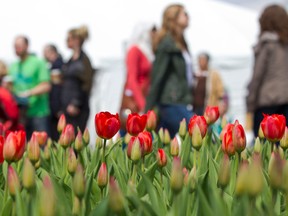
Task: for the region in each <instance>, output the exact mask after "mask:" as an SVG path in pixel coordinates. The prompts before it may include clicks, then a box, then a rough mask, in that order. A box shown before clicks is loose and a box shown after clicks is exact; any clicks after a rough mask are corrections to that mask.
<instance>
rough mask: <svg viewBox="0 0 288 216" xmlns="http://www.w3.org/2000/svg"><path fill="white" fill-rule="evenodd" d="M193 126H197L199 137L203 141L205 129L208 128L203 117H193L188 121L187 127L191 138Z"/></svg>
mask: <svg viewBox="0 0 288 216" xmlns="http://www.w3.org/2000/svg"><path fill="white" fill-rule="evenodd" d="M195 125H198V127H199V129H200V132H201V137H202V139H203V138H204V137H205V135H206V133H207V127H208V125H207V122H206V120H205V118H204V117H203V116H198V115H194V116H193V117H192V118H191V119H190V121H189V125H188V130H189V134H190V136H193V130H194V127H195Z"/></svg>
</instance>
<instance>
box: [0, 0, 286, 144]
mask: <svg viewBox="0 0 288 216" xmlns="http://www.w3.org/2000/svg"><path fill="white" fill-rule="evenodd" d="M259 25H260V34H259V41H258V43H257V45H256V46H255V47H254V53H255V59H254V68H253V76H252V79H251V81H250V83H249V85H248V88H247V89H248V94H247V100H246V101H247V122H246V124H247V128H248V129H251V130H252V129H253V132H254V134H255V136H256V135H257V134H258V129H259V124H260V122H261V120H262V119H263V113H264V114H272V113H277V114H283V115H285V116H286V119H287V120H288V94H287V93H286V91H285V87H286V86H285V85H286V83H288V61H287V59H288V15H287V12H286V11H285V9H284V8H283V7H281V6H279V5H271V6H268V7H266V8H265V10H264V11H263V13H262V14H261V15H260V19H259ZM188 26H189V14H188V11H186V9H185V7H184V6H183V5H180V4H172V5H169V6H168V7H166V9H165V10H164V12H163V16H162V25H161V26H159V27H157V26H155V25H153V24H147V23H138V24H137V25H136V27H135V29H134V30H133V33H132V36H131V38H130V41H129V43H128V45H127V47H126V58H125V65H126V81H125V85H124V89H123V92H122V94H121V95H122V98H121V106H120V110H119V115H120V118H121V123H122V125H121V128H122V130H121V133H122V134H125V129H126V127H125V122H126V118H127V116H128V115H129V114H130V113H140V114H141V113H145V112H146V111H148V110H151V109H154V110H155V111H156V113H157V115H158V127H159V128H160V127H163V128H167V129H168V131H169V132H170V135H171V136H174V135H175V134H176V133H177V131H178V128H179V122H180V121H182V119H186V121H187V122H189V119H190V118H191V117H192V116H193V115H195V114H196V115H203V112H204V110H205V108H206V107H207V106H218V107H219V110H220V119H219V120H218V123H216V124H215V127H216V129H217V131H218V132H219V133H220V131H221V122H223V121H226V122H227V121H229V118H230V117H229V116H227V111H228V108H229V91H228V90H227V89H226V88H225V84H224V83H223V81H222V78H221V76H220V74H219V73H218V72H217V70H215V69H214V68H212V67H211V65H210V62H211V56H210V55H209V53H208V52H203V53H199V54H198V55H197V61H198V62H197V65H198V67H197V68H196V67H195V65H194V64H193V61H192V56H191V51H190V48H189V47H188V45H187V44H188V43H187V40H186V38H185V34H184V32H185V30H186V29H187V28H188ZM87 38H88V29H87V27H85V26H81V27H78V28H73V29H71V30H69V31H68V33H67V47H68V48H69V49H71V51H72V54H71V57H70V59H69V60H68V61H65V60H64V59H62V57H61V54H60V53H59V52H58V50H57V47H56V46H55V45H53V44H47V45H45V47H44V49H43V54H44V57H45V59H41V58H39V57H37V56H36V55H34V54H31V53H30V50H29V39H28V37H27V36H25V35H18V36H17V37H16V38H15V41H14V47H15V53H16V55H17V56H18V60H17V61H15V62H14V63H12V64H11V65H9V66H6V65H5V63H4V62H2V61H0V79H1V87H0V103H1V104H0V119H1V122H3V124H4V127H5V129H6V130H19V129H23V128H25V130H26V132H27V136H28V138H29V137H30V136H31V134H32V132H33V131H46V132H47V133H48V134H49V135H50V137H51V138H52V139H54V140H58V138H59V137H58V132H57V122H58V119H59V117H60V115H61V114H65V116H66V120H67V122H68V123H70V124H72V125H73V126H74V128H79V129H80V130H81V131H84V129H85V127H86V124H87V120H88V117H89V111H90V109H89V97H90V91H91V88H92V85H93V76H94V73H95V72H94V69H93V68H92V64H91V62H90V60H89V57H88V56H87V54H86V53H85V51H84V50H83V44H84V43H85V41H86V39H87ZM286 124H287V123H286Z"/></svg>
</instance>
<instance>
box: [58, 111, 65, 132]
mask: <svg viewBox="0 0 288 216" xmlns="http://www.w3.org/2000/svg"><path fill="white" fill-rule="evenodd" d="M65 126H66V118H65V115H64V114H62V115H61V116H60V118H59V120H58V125H57V130H58V132H59V133H61V132H62V131H63V130H64V128H65Z"/></svg>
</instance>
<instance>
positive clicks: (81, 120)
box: [61, 26, 93, 132]
mask: <svg viewBox="0 0 288 216" xmlns="http://www.w3.org/2000/svg"><path fill="white" fill-rule="evenodd" d="M87 38H88V29H87V27H86V26H82V27H80V28H75V29H71V30H70V31H69V33H68V38H67V46H68V48H70V49H72V50H73V54H72V57H71V58H70V60H69V61H68V62H67V63H66V64H65V65H64V68H63V85H62V94H61V102H62V108H63V111H64V113H65V116H66V120H67V123H70V124H72V125H73V126H74V128H75V129H76V128H77V127H79V128H80V130H81V131H82V132H83V131H84V130H85V127H86V123H87V120H88V117H89V111H90V109H89V96H90V90H91V87H92V81H93V69H92V66H91V63H90V60H89V58H88V56H87V55H86V54H85V52H84V51H83V50H82V45H83V43H84V42H85V40H86V39H87Z"/></svg>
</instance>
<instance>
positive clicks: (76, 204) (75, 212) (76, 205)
mask: <svg viewBox="0 0 288 216" xmlns="http://www.w3.org/2000/svg"><path fill="white" fill-rule="evenodd" d="M80 213H81V202H80V200H79V199H78V198H77V197H76V196H75V197H74V200H73V208H72V215H80Z"/></svg>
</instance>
